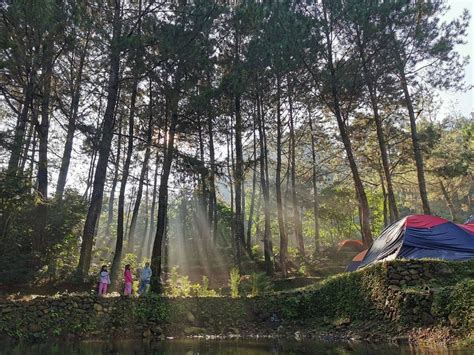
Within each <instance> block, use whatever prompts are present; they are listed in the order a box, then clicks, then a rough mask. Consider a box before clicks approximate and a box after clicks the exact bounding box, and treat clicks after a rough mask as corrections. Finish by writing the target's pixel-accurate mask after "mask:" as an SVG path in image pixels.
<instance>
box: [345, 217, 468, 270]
mask: <svg viewBox="0 0 474 355" xmlns="http://www.w3.org/2000/svg"><path fill="white" fill-rule="evenodd" d="M362 253H363V252H362ZM362 253H360V254H358V255H357V256H356V257H355V258H354V259H353V261H352V262H351V264H349V266H348V267H347V271H353V270H356V269H360V268H362V267H364V266H367V265H369V264H372V263H375V262H378V261H383V260H393V259H421V258H436V259H445V260H467V259H473V258H474V224H472V223H469V224H456V223H453V222H450V221H448V220H446V219H443V218H440V217H434V216H429V215H412V216H408V217H405V218H402V219H401V220H399V221H398V222H395V223H393V224H391V225H390V226H388V227H387V228H385V229H384V231H383V232H382V233H381V235H380V237H379V238H377V239H376V240H375V241H374V243H373V244H372V246H371V247H370V248H369V249H368V250H367V252H366V254H365V255H364V256H363V258H362V260H355V259H356V258H358V259H360V258H361V255H362ZM355 263H357V264H358V265H355Z"/></svg>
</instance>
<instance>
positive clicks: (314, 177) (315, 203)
mask: <svg viewBox="0 0 474 355" xmlns="http://www.w3.org/2000/svg"><path fill="white" fill-rule="evenodd" d="M309 129H310V131H311V159H312V166H313V167H312V170H313V174H312V181H313V214H314V255H315V256H316V255H317V254H319V251H320V248H321V245H320V243H321V236H320V230H319V229H320V227H319V197H318V184H317V173H316V138H315V132H314V128H313V120H312V119H311V115H310V116H309Z"/></svg>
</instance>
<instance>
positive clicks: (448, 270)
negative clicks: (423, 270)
mask: <svg viewBox="0 0 474 355" xmlns="http://www.w3.org/2000/svg"><path fill="white" fill-rule="evenodd" d="M438 273H439V274H440V275H443V276H449V275H451V274H452V273H453V270H452V269H451V268H450V267H449V266H447V265H441V266H440V267H439V270H438Z"/></svg>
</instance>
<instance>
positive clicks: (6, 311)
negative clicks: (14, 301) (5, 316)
mask: <svg viewBox="0 0 474 355" xmlns="http://www.w3.org/2000/svg"><path fill="white" fill-rule="evenodd" d="M12 310H13V309H12V308H11V307H6V308H3V309H2V313H10V312H11V311H12Z"/></svg>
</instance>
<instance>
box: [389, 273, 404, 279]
mask: <svg viewBox="0 0 474 355" xmlns="http://www.w3.org/2000/svg"><path fill="white" fill-rule="evenodd" d="M390 278H391V279H393V280H401V279H402V276H401V275H400V274H395V273H394V274H390Z"/></svg>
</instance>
